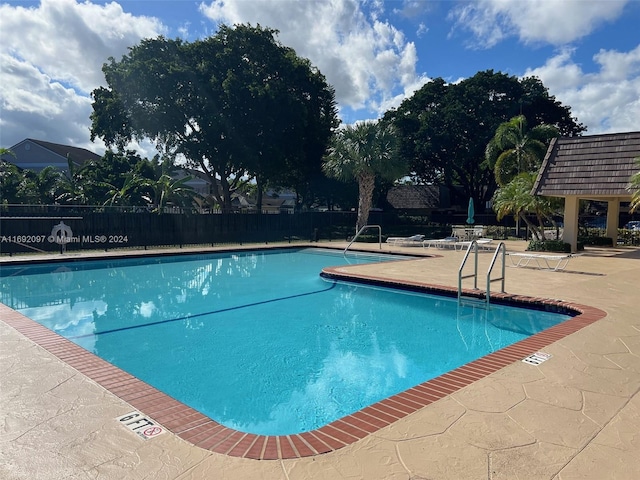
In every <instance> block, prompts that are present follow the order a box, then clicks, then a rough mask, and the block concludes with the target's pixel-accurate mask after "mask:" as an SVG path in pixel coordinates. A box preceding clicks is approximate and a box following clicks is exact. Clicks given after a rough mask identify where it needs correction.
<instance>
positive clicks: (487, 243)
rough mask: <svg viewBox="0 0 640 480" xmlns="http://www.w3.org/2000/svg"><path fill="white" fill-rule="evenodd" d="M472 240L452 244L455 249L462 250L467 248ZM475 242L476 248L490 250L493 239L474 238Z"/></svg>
mask: <svg viewBox="0 0 640 480" xmlns="http://www.w3.org/2000/svg"><path fill="white" fill-rule="evenodd" d="M471 242H472V240H469V241H466V242H456V243H455V245H454V248H455V249H456V250H458V248H459V249H460V250H464V249H465V248H468V247H469V245H471ZM475 242H476V244H477V245H478V250H492V249H493V245H492V242H493V239H492V238H476V239H475Z"/></svg>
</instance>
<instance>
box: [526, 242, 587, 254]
mask: <svg viewBox="0 0 640 480" xmlns="http://www.w3.org/2000/svg"><path fill="white" fill-rule="evenodd" d="M583 249H584V244H582V243H581V242H578V250H583ZM527 250H529V251H532V252H562V253H571V244H569V243H565V242H563V241H562V240H531V241H530V242H529V246H528V247H527Z"/></svg>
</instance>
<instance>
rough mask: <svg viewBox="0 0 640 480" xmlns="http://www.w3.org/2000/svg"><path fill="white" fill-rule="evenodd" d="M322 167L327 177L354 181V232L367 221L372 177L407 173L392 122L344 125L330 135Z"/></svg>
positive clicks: (397, 177) (389, 176) (394, 176)
mask: <svg viewBox="0 0 640 480" xmlns="http://www.w3.org/2000/svg"><path fill="white" fill-rule="evenodd" d="M323 169H324V171H325V173H326V174H327V175H328V176H329V177H333V178H337V179H339V180H343V181H349V180H353V179H356V180H357V182H358V190H359V196H358V217H357V220H356V232H358V231H360V229H361V228H362V227H363V226H364V225H366V224H367V221H368V220H369V212H370V210H371V202H372V198H373V189H374V187H375V181H376V176H379V177H382V178H385V179H387V180H397V179H399V178H400V177H402V176H403V175H406V174H407V164H406V163H405V162H404V160H403V159H402V158H401V157H400V156H399V155H398V148H397V135H396V133H395V131H394V128H393V126H392V125H390V124H388V123H384V122H382V121H379V122H363V123H359V124H356V125H355V126H351V125H348V126H347V127H346V128H344V129H342V130H339V131H338V132H337V133H336V135H335V136H334V139H333V142H332V146H331V148H330V149H329V153H328V154H327V157H326V159H325V162H324V165H323Z"/></svg>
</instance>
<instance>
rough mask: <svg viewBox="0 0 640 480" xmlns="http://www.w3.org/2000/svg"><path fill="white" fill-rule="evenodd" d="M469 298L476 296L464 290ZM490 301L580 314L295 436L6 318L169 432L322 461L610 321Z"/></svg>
mask: <svg viewBox="0 0 640 480" xmlns="http://www.w3.org/2000/svg"><path fill="white" fill-rule="evenodd" d="M323 276H325V277H328V278H332V279H340V280H348V281H352V282H353V281H356V282H363V283H369V284H375V285H380V286H387V287H396V288H403V289H411V290H414V291H422V292H426V293H434V294H439V295H446V296H454V297H455V296H457V289H455V288H450V287H445V286H441V285H433V284H426V283H418V282H409V281H407V282H405V281H402V282H400V281H392V280H388V279H385V278H382V277H376V276H368V275H362V274H354V273H347V272H346V269H344V268H343V267H335V268H327V269H325V270H324V271H323ZM464 293H465V295H471V296H473V295H475V296H477V295H478V294H477V292H473V291H470V290H465V292H464ZM491 301H492V302H494V301H495V302H496V303H501V304H511V305H518V306H524V307H529V308H532V307H533V308H538V309H542V310H547V311H563V312H574V313H576V315H575V316H574V317H572V318H570V319H568V320H566V321H565V322H563V323H561V324H558V325H556V326H554V327H551V328H549V329H547V330H544V331H542V332H540V333H537V334H535V335H532V336H531V337H528V338H526V339H524V340H521V341H519V342H517V343H515V344H513V345H510V346H508V347H505V348H503V349H501V350H498V351H496V352H493V353H490V354H489V355H486V356H484V357H482V358H479V359H477V360H474V361H473V362H470V363H467V364H466V365H463V366H461V367H458V368H456V369H454V370H451V371H450V372H447V373H445V374H444V375H440V376H439V377H436V378H434V379H432V380H429V381H426V382H424V383H421V384H420V385H416V386H415V387H412V388H410V389H408V390H405V391H404V392H401V393H398V394H396V395H393V396H391V397H389V398H386V399H384V400H382V401H380V402H377V403H375V404H373V405H370V406H368V407H366V408H364V409H362V410H360V411H358V412H355V413H353V414H351V415H348V416H346V417H343V418H341V419H339V420H336V421H334V422H331V423H330V424H328V425H325V426H324V427H322V428H319V429H317V430H313V431H310V432H304V433H299V434H294V435H281V436H266V435H255V434H251V433H243V432H239V431H237V430H234V429H231V428H227V427H225V426H223V425H220V424H219V423H217V422H216V421H214V420H212V419H211V418H209V417H207V416H205V415H203V414H201V413H199V412H198V411H196V410H194V409H193V408H191V407H188V406H186V405H184V404H182V403H180V402H179V401H177V400H175V399H173V398H171V397H170V396H168V395H166V394H165V393H163V392H161V391H160V390H158V389H156V388H154V387H152V386H150V385H148V384H147V383H145V382H143V381H142V380H139V379H138V378H136V377H134V376H132V375H130V374H128V373H126V372H125V371H123V370H121V369H120V368H118V367H115V366H113V365H111V364H110V363H109V362H107V361H105V360H103V359H101V358H99V357H97V356H96V355H94V354H93V353H90V352H89V351H87V350H85V349H83V348H82V347H79V346H78V345H76V344H74V343H73V342H71V341H69V340H67V339H65V338H63V337H62V336H60V335H58V334H57V333H54V332H53V331H51V330H49V329H48V328H46V327H44V326H42V325H40V324H39V323H36V322H35V321H33V320H31V319H29V318H27V317H25V316H24V315H22V314H20V313H18V312H16V311H15V310H13V309H11V308H9V307H7V306H6V305H4V304H1V303H0V319H1V320H2V321H4V323H6V324H7V325H9V326H11V327H13V328H14V329H16V330H17V331H18V332H20V333H21V334H22V335H24V336H25V337H27V338H28V339H30V340H31V341H33V342H35V343H36V344H38V345H39V346H41V347H42V348H44V349H45V350H47V351H48V352H50V353H52V354H53V355H55V356H56V357H58V358H59V359H60V360H62V361H63V362H65V363H66V364H68V365H70V366H71V367H73V368H75V369H76V370H77V371H79V372H80V373H82V374H83V375H85V376H87V377H89V378H90V379H91V380H93V381H94V382H96V383H97V384H99V385H101V386H102V387H103V388H105V389H106V390H108V391H109V392H111V393H113V394H114V395H116V396H117V397H119V398H121V399H122V400H124V401H125V402H127V403H128V404H130V405H131V406H132V407H134V408H135V409H136V410H138V411H140V412H141V413H143V414H145V415H147V416H149V417H151V418H152V419H153V420H154V421H156V422H157V423H158V424H160V425H162V426H163V427H165V428H166V429H167V430H169V431H171V432H173V433H174V434H176V435H178V436H179V437H180V438H182V439H184V440H186V441H188V442H190V443H192V444H193V445H196V446H198V447H201V448H204V449H207V450H210V451H212V452H216V453H221V454H225V455H229V456H233V457H242V458H250V459H256V460H276V459H293V458H302V457H309V456H314V455H319V454H323V453H327V452H331V451H334V450H338V449H340V448H342V447H345V446H347V445H350V444H352V443H355V442H357V441H358V440H360V439H362V438H364V437H366V436H368V435H370V434H371V433H373V432H376V431H377V430H379V429H381V428H383V427H386V426H388V425H391V424H392V423H394V422H396V421H397V420H399V419H401V418H404V417H406V416H407V415H410V414H411V413H413V412H415V411H417V410H419V409H421V408H423V407H425V406H427V405H429V404H431V403H433V402H436V401H437V400H440V399H442V398H444V397H446V396H448V395H449V394H451V393H453V392H456V391H457V390H460V389H461V388H463V387H466V386H467V385H470V384H472V383H473V382H475V381H476V380H479V379H481V378H484V377H486V376H488V375H490V374H491V373H493V372H496V371H498V370H500V369H501V368H503V367H506V366H507V365H510V364H511V363H513V362H517V361H520V360H522V359H523V358H525V357H527V356H529V355H531V354H533V353H535V352H537V351H538V350H540V349H541V348H544V347H546V346H548V345H550V344H551V343H553V342H555V341H557V340H560V339H562V338H564V337H566V336H567V335H570V334H572V333H574V332H576V331H578V330H580V329H581V328H583V327H585V326H587V325H590V324H592V323H594V322H596V321H598V320H600V319H601V318H603V317H605V316H606V313H605V312H604V311H602V310H600V309H597V308H594V307H589V306H587V305H580V304H575V303H569V302H563V301H559V300H549V299H544V298H534V297H527V296H520V295H510V294H504V293H498V294H493V293H492V294H491Z"/></svg>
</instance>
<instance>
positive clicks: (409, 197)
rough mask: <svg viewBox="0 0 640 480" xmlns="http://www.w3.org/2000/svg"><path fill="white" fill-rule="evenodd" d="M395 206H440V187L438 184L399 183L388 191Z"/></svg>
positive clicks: (406, 207) (388, 195)
mask: <svg viewBox="0 0 640 480" xmlns="http://www.w3.org/2000/svg"><path fill="white" fill-rule="evenodd" d="M387 202H389V205H391V206H392V207H393V208H395V209H398V210H402V209H421V208H438V207H440V187H439V186H437V185H397V186H395V187H393V188H391V190H389V192H388V193H387Z"/></svg>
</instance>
